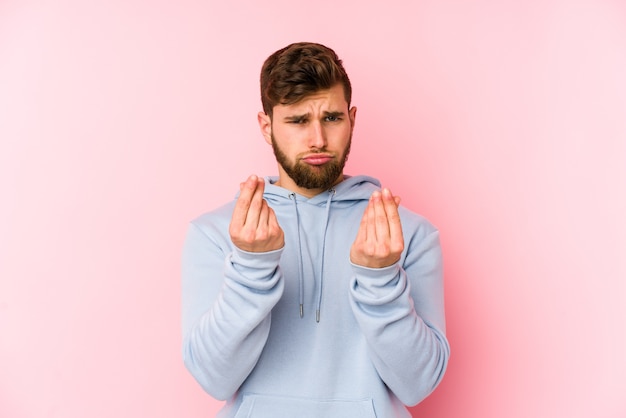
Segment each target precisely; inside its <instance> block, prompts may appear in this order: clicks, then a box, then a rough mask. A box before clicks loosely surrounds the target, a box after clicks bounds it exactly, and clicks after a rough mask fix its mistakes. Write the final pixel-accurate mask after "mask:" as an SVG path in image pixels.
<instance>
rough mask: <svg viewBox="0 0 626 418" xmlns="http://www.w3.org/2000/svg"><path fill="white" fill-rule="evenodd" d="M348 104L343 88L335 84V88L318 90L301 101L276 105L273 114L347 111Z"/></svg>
mask: <svg viewBox="0 0 626 418" xmlns="http://www.w3.org/2000/svg"><path fill="white" fill-rule="evenodd" d="M347 109H348V102H346V98H345V95H344V92H343V86H342V85H341V84H336V85H335V86H333V87H331V88H329V89H325V90H318V91H316V92H315V93H312V94H309V95H308V96H305V97H304V98H303V99H302V100H300V101H298V102H296V103H292V104H277V105H276V106H274V109H273V113H274V114H275V115H276V114H279V115H287V114H305V113H310V112H314V111H318V112H324V111H333V112H336V111H343V112H345V111H347Z"/></svg>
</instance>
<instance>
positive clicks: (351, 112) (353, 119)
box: [348, 106, 356, 132]
mask: <svg viewBox="0 0 626 418" xmlns="http://www.w3.org/2000/svg"><path fill="white" fill-rule="evenodd" d="M348 117H349V118H350V131H351V132H352V131H353V130H354V123H355V122H356V106H352V107H351V108H350V110H348Z"/></svg>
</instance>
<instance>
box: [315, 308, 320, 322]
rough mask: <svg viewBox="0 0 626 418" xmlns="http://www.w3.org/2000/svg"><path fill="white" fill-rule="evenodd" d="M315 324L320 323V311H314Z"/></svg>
mask: <svg viewBox="0 0 626 418" xmlns="http://www.w3.org/2000/svg"><path fill="white" fill-rule="evenodd" d="M315 322H320V310H319V309H318V310H316V311H315Z"/></svg>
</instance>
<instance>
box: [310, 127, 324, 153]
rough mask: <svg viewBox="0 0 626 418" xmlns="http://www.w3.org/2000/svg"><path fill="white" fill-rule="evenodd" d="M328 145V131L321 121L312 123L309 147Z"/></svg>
mask: <svg viewBox="0 0 626 418" xmlns="http://www.w3.org/2000/svg"><path fill="white" fill-rule="evenodd" d="M325 147H326V132H325V130H324V127H323V126H322V124H321V123H320V122H319V121H316V122H314V123H311V132H310V135H309V148H315V149H323V148H325Z"/></svg>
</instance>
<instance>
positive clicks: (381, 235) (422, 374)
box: [350, 191, 450, 405]
mask: <svg viewBox="0 0 626 418" xmlns="http://www.w3.org/2000/svg"><path fill="white" fill-rule="evenodd" d="M383 214H384V216H383ZM407 239H408V248H406V251H405V249H404V238H403V236H402V228H401V225H400V217H399V214H398V209H397V200H396V201H395V202H394V200H393V198H392V197H391V194H390V192H388V191H385V192H383V194H382V196H381V194H380V193H378V194H377V193H375V194H374V195H373V196H372V199H371V201H370V204H369V205H368V208H367V209H366V210H365V213H364V215H363V221H362V223H361V228H360V230H359V233H358V234H357V238H356V240H355V243H354V245H353V248H352V250H351V260H352V263H353V270H354V273H355V277H354V278H353V280H352V282H351V290H350V300H351V305H352V310H353V312H354V315H355V318H356V320H357V322H358V323H359V326H360V327H361V330H362V332H363V334H364V335H365V338H366V340H367V342H368V346H369V350H370V358H371V360H372V362H373V364H374V366H375V367H376V369H377V371H378V373H379V375H380V376H381V378H382V380H383V381H384V382H385V384H386V385H387V386H388V387H389V388H390V389H391V390H392V391H393V392H394V393H395V394H396V396H397V397H398V398H399V399H400V400H401V401H402V402H403V403H405V404H407V405H414V404H416V403H418V402H419V401H421V400H422V399H423V398H425V397H426V396H428V394H430V393H431V392H432V391H433V390H434V388H435V387H436V386H437V384H438V383H439V382H440V381H441V379H442V377H443V374H444V371H445V368H446V365H447V361H448V358H449V353H450V349H449V345H448V342H447V340H446V338H445V334H444V333H445V317H444V309H443V275H442V264H441V249H440V246H439V234H438V232H437V231H436V230H435V229H434V228H430V227H429V228H421V229H419V230H417V231H415V232H414V233H413V235H411V236H408V237H407ZM403 253H404V254H405V255H404V258H402V259H401V256H402V254H403Z"/></svg>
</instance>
